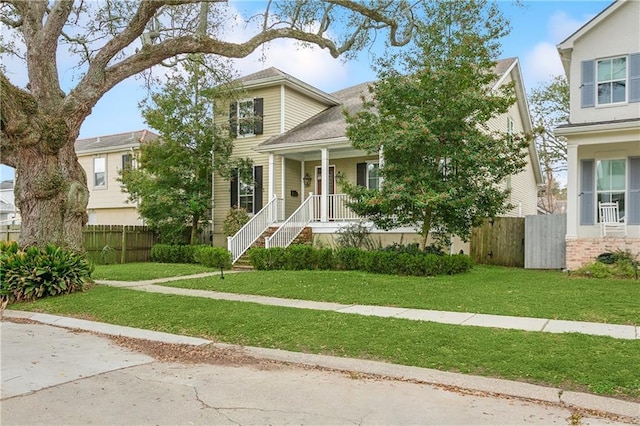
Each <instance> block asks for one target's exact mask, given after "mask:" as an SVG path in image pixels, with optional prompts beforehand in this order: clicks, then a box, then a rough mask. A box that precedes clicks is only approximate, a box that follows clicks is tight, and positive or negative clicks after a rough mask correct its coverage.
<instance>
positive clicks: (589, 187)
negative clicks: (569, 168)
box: [580, 160, 596, 225]
mask: <svg viewBox="0 0 640 426" xmlns="http://www.w3.org/2000/svg"><path fill="white" fill-rule="evenodd" d="M580 165H581V167H580V171H581V176H580V225H593V224H595V222H596V219H595V215H594V213H595V194H594V191H593V186H594V183H595V175H594V173H595V170H594V169H595V167H594V166H595V161H594V160H582V161H581V162H580Z"/></svg>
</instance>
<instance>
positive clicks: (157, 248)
mask: <svg viewBox="0 0 640 426" xmlns="http://www.w3.org/2000/svg"><path fill="white" fill-rule="evenodd" d="M151 260H152V261H154V262H163V263H200V264H203V265H205V266H209V267H211V268H224V269H230V268H231V253H229V251H228V250H227V249H225V248H222V247H211V246H206V245H199V246H187V245H171V244H156V245H154V246H153V247H151Z"/></svg>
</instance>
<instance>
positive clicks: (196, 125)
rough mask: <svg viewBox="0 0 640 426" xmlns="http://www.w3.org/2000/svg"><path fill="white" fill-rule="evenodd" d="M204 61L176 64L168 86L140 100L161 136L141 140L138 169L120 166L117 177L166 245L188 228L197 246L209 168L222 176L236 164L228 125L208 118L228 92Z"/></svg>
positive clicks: (208, 197) (207, 202) (208, 195)
mask: <svg viewBox="0 0 640 426" xmlns="http://www.w3.org/2000/svg"><path fill="white" fill-rule="evenodd" d="M206 65H207V64H205V63H204V62H203V58H202V56H199V55H198V56H192V57H190V58H189V59H188V60H186V61H182V62H180V63H179V64H177V65H176V67H175V68H174V70H173V73H172V75H171V76H170V77H169V78H168V80H167V82H166V84H165V85H164V86H163V87H162V88H161V89H160V90H159V91H157V92H155V93H153V94H152V95H151V97H150V100H147V101H144V102H143V103H142V104H141V106H142V115H143V117H144V118H145V120H146V121H147V123H148V124H149V126H150V127H151V128H153V129H155V130H157V131H158V132H159V133H160V139H157V140H154V141H151V142H148V143H145V144H143V145H142V146H141V148H140V154H139V155H138V157H137V159H136V162H135V163H136V167H130V168H127V169H125V170H122V171H121V175H120V178H119V180H120V182H121V183H122V184H123V191H126V192H128V193H129V201H131V202H135V203H137V205H138V212H139V213H140V215H141V216H142V217H143V218H144V219H145V221H146V223H147V224H148V225H149V227H151V228H152V229H155V230H157V231H158V232H159V233H160V236H161V239H162V241H163V242H166V243H181V242H184V241H183V240H184V236H185V235H184V234H185V232H184V231H185V227H189V228H190V231H191V232H190V238H189V242H190V244H197V242H198V228H199V226H200V224H201V223H202V222H206V221H207V220H208V214H207V213H208V212H209V211H210V209H211V207H212V192H211V188H212V182H211V176H212V171H213V170H214V169H215V170H216V171H218V172H219V173H220V174H222V175H223V176H226V175H228V174H229V170H230V169H231V168H232V167H233V166H232V165H231V164H232V163H235V162H234V161H231V160H230V155H231V152H232V147H233V145H232V140H231V139H230V137H229V130H228V128H227V129H224V128H220V127H216V126H214V125H213V122H212V121H213V116H214V106H215V102H214V96H215V97H217V98H218V99H219V97H220V96H226V95H225V92H221V91H220V88H221V87H224V86H223V85H221V81H220V79H219V78H217V77H216V74H214V73H211V72H210V71H209V70H210V69H211V67H209V66H206ZM217 69H218V70H220V67H218V68H217ZM223 79H225V78H224V77H223ZM216 92H217V93H216ZM212 154H213V155H212ZM236 162H237V161H236ZM242 163H243V164H249V165H250V160H244V161H242Z"/></svg>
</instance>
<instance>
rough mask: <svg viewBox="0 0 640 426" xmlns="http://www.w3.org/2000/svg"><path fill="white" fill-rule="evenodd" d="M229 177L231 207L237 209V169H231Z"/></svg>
mask: <svg viewBox="0 0 640 426" xmlns="http://www.w3.org/2000/svg"><path fill="white" fill-rule="evenodd" d="M232 173H233V174H232V176H231V207H232V208H235V207H238V169H233V172H232Z"/></svg>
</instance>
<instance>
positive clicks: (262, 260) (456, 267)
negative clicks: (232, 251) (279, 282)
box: [249, 245, 473, 276]
mask: <svg viewBox="0 0 640 426" xmlns="http://www.w3.org/2000/svg"><path fill="white" fill-rule="evenodd" d="M249 260H250V261H251V264H252V265H253V267H254V268H255V269H257V270H278V269H286V270H314V269H325V270H326V269H336V270H345V271H350V270H352V271H353V270H358V271H365V272H372V273H377V274H395V275H416V276H433V275H452V274H459V273H462V272H466V271H468V270H469V269H471V267H472V266H473V262H472V261H471V258H470V257H469V256H467V255H464V254H461V255H452V256H448V255H444V256H442V255H436V254H429V253H424V252H416V253H401V252H396V251H385V250H375V251H367V250H361V249H357V248H341V249H337V250H332V249H330V248H320V249H317V248H313V247H311V246H308V245H292V246H289V247H287V248H280V247H274V248H269V249H265V248H252V249H250V250H249Z"/></svg>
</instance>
